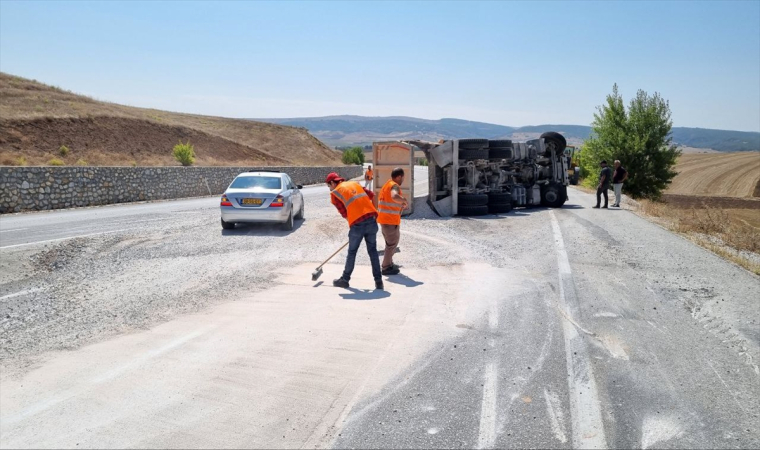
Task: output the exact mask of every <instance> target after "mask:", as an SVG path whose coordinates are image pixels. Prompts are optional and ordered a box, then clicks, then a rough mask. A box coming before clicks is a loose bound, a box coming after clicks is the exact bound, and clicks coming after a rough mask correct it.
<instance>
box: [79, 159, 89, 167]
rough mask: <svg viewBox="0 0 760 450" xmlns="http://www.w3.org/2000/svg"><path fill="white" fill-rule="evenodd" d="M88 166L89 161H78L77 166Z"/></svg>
mask: <svg viewBox="0 0 760 450" xmlns="http://www.w3.org/2000/svg"><path fill="white" fill-rule="evenodd" d="M86 165H87V161H85V160H83V159H78V160H77V166H86Z"/></svg>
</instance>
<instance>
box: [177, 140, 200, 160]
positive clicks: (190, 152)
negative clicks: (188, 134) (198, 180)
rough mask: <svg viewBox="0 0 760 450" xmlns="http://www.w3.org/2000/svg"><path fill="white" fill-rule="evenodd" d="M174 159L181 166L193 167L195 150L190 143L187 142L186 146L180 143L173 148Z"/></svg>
mask: <svg viewBox="0 0 760 450" xmlns="http://www.w3.org/2000/svg"><path fill="white" fill-rule="evenodd" d="M174 158H175V159H176V160H177V161H179V163H180V164H182V165H183V166H192V165H193V163H194V162H195V150H194V149H193V145H192V144H191V143H190V141H187V143H186V144H183V143H182V141H180V142H179V143H178V144H177V145H175V146H174Z"/></svg>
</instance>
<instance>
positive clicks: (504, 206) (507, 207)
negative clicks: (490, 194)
mask: <svg viewBox="0 0 760 450" xmlns="http://www.w3.org/2000/svg"><path fill="white" fill-rule="evenodd" d="M510 211H512V203H494V204H492V205H488V212H489V213H491V214H503V213H508V212H510Z"/></svg>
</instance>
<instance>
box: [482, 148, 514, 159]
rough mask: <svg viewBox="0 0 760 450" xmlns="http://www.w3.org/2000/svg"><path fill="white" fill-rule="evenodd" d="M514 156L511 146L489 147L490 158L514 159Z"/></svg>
mask: <svg viewBox="0 0 760 450" xmlns="http://www.w3.org/2000/svg"><path fill="white" fill-rule="evenodd" d="M512 158H514V154H513V153H512V149H511V148H505V147H501V148H489V149H488V159H512Z"/></svg>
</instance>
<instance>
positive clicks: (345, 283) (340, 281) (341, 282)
mask: <svg viewBox="0 0 760 450" xmlns="http://www.w3.org/2000/svg"><path fill="white" fill-rule="evenodd" d="M333 286H335V287H339V288H344V289H348V281H346V280H344V279H343V278H338V279H337V280H333Z"/></svg>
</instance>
